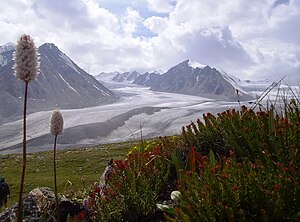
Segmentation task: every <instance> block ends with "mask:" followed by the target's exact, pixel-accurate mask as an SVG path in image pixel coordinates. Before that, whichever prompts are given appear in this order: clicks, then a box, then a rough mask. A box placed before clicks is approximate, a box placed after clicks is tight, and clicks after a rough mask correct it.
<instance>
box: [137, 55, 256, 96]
mask: <svg viewBox="0 0 300 222" xmlns="http://www.w3.org/2000/svg"><path fill="white" fill-rule="evenodd" d="M233 81H234V79H232V78H230V77H229V76H228V75H227V74H226V73H221V72H220V71H218V70H217V69H215V68H211V67H210V66H205V67H201V68H200V67H192V66H191V65H190V61H189V60H186V61H183V62H181V63H179V64H178V65H176V66H174V67H172V68H171V69H169V70H168V71H167V72H166V73H164V74H162V75H158V74H149V73H146V74H144V75H141V76H139V77H138V78H137V79H135V81H134V82H133V83H135V84H138V85H143V86H150V87H151V90H154V91H161V92H172V93H180V94H188V95H195V96H201V97H207V98H213V99H221V100H228V101H237V100H238V97H237V94H236V89H238V90H239V93H240V95H239V99H241V100H248V99H251V98H252V97H251V96H250V95H249V94H248V93H247V92H246V91H244V90H242V88H241V87H239V86H238V84H237V83H236V84H234V83H233Z"/></svg>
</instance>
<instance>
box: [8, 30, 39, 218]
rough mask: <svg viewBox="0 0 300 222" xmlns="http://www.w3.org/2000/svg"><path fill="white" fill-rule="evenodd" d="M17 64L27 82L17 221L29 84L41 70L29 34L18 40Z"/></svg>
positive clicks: (18, 74)
mask: <svg viewBox="0 0 300 222" xmlns="http://www.w3.org/2000/svg"><path fill="white" fill-rule="evenodd" d="M14 60H15V65H14V67H13V69H14V75H15V76H16V78H18V79H20V80H22V81H24V82H25V93H24V114H23V160H22V175H21V182H20V192H19V202H18V213H17V221H18V222H22V221H23V190H24V181H25V173H26V164H27V160H26V110H27V97H28V96H27V95H28V84H29V82H30V81H32V80H36V78H37V76H38V71H39V65H40V64H39V62H38V53H37V49H36V47H35V45H34V43H33V40H32V39H31V38H30V36H29V35H25V34H24V35H22V36H21V37H20V39H19V41H18V42H17V45H16V50H15V52H14Z"/></svg>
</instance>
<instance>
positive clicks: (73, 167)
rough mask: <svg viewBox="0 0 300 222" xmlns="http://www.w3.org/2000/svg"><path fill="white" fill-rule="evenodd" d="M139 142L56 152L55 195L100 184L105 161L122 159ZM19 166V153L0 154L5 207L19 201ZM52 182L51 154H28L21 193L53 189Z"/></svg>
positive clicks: (20, 157) (20, 160) (48, 152)
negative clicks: (8, 193) (6, 190)
mask: <svg viewBox="0 0 300 222" xmlns="http://www.w3.org/2000/svg"><path fill="white" fill-rule="evenodd" d="M139 143H140V142H124V143H115V144H103V145H97V146H92V147H87V148H78V149H65V150H59V151H57V159H58V161H57V182H58V184H57V185H58V192H59V193H69V192H70V190H80V189H82V188H84V186H90V184H93V183H94V182H95V181H99V178H100V176H101V175H102V172H103V170H104V168H105V167H106V166H107V162H108V160H110V159H111V158H113V159H124V158H125V156H126V154H127V153H128V151H129V149H131V148H132V147H133V146H135V145H137V144H139ZM21 163H22V154H7V155H0V176H4V177H5V178H6V181H7V182H8V184H9V186H10V190H11V198H8V206H12V205H13V204H14V203H16V202H17V201H18V192H19V184H20V177H21ZM53 181H54V179H53V151H45V152H38V153H30V154H27V168H26V176H25V187H24V194H28V193H29V192H30V191H31V190H32V189H34V188H36V187H43V186H46V187H50V188H54V182H53ZM69 181H70V182H71V183H70V182H69Z"/></svg>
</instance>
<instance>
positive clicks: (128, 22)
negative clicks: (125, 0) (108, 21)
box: [122, 7, 143, 36]
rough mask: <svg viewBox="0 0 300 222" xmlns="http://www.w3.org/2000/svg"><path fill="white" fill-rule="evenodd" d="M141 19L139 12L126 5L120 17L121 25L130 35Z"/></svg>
mask: <svg viewBox="0 0 300 222" xmlns="http://www.w3.org/2000/svg"><path fill="white" fill-rule="evenodd" d="M142 21H143V19H142V17H141V16H140V14H139V12H138V11H136V10H133V9H132V8H131V7H128V8H127V9H126V14H125V16H124V17H123V18H122V27H123V30H124V32H125V33H126V34H127V35H130V36H131V35H132V34H133V33H134V32H135V31H136V29H137V26H138V24H139V23H141V22H142Z"/></svg>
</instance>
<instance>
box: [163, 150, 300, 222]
mask: <svg viewBox="0 0 300 222" xmlns="http://www.w3.org/2000/svg"><path fill="white" fill-rule="evenodd" d="M209 155H210V156H209V158H202V159H201V160H200V161H201V163H200V164H201V166H199V168H200V169H201V170H200V172H199V173H197V172H193V171H186V170H181V173H182V175H183V180H184V185H183V184H182V182H181V181H179V184H178V185H179V192H180V193H181V197H180V199H179V201H178V204H177V205H176V206H175V207H174V208H173V210H171V211H170V210H169V211H168V213H169V214H166V215H165V218H166V219H167V220H168V221H237V220H238V221H282V220H286V219H288V218H289V219H292V218H293V219H297V217H298V216H297V214H298V212H299V211H300V181H299V176H297V174H296V172H297V170H298V169H297V168H296V165H295V164H293V163H289V164H286V163H281V162H278V163H273V165H272V166H268V167H265V165H264V164H263V163H262V162H260V161H259V160H258V161H255V162H252V161H251V160H249V159H244V161H243V162H238V161H237V160H236V158H235V155H234V153H233V152H231V157H223V158H222V159H221V160H219V161H217V160H216V159H215V157H214V155H213V154H212V152H210V154H209ZM170 212H172V213H170Z"/></svg>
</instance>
